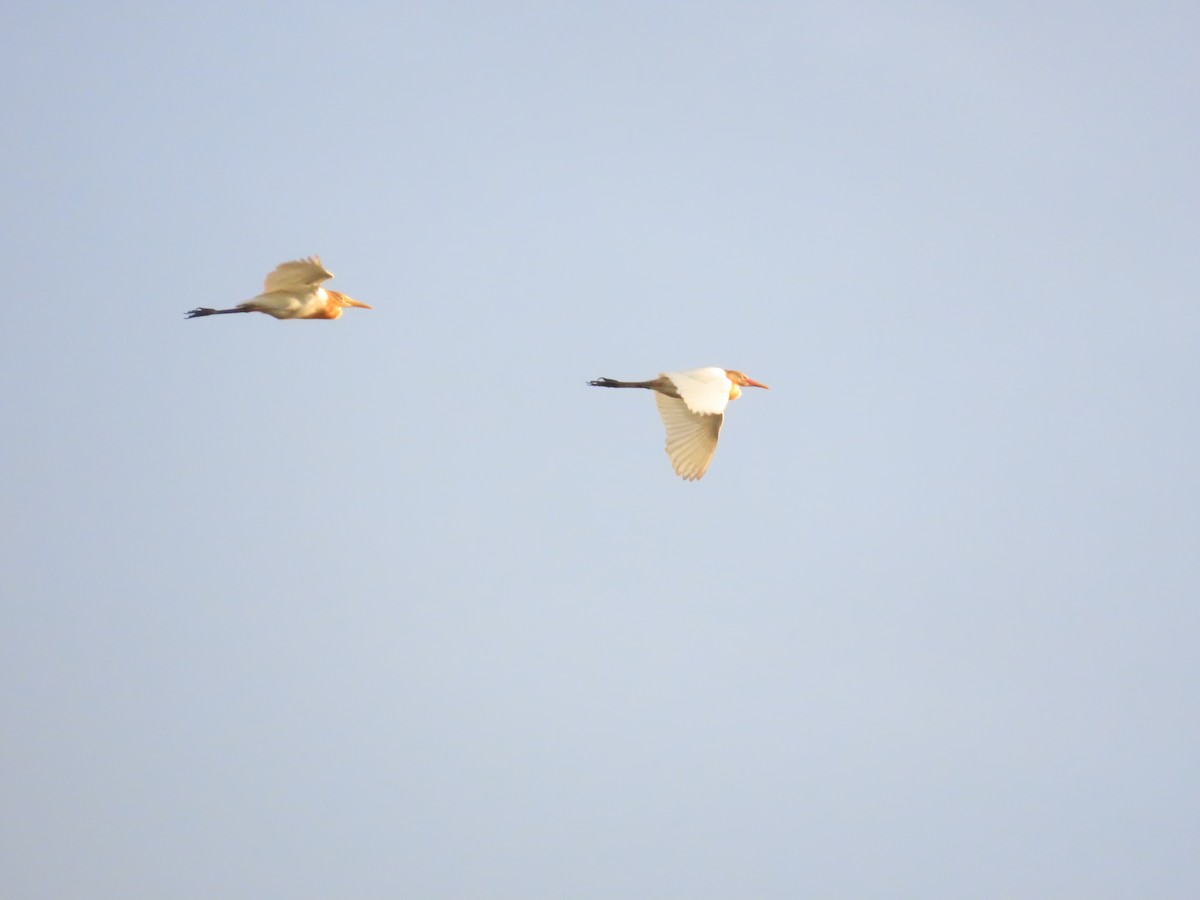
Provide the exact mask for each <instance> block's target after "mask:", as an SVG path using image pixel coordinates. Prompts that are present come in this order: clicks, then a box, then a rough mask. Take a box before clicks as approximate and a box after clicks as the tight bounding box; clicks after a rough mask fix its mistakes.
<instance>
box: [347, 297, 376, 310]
mask: <svg viewBox="0 0 1200 900" xmlns="http://www.w3.org/2000/svg"><path fill="white" fill-rule="evenodd" d="M346 305H347V306H357V307H358V308H359V309H374V308H375V307H373V306H371V305H369V304H367V303H359V302H358V301H357V300H351V299H350V298H349V297H347V298H346Z"/></svg>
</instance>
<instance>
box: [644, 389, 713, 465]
mask: <svg viewBox="0 0 1200 900" xmlns="http://www.w3.org/2000/svg"><path fill="white" fill-rule="evenodd" d="M654 400H655V402H656V403H657V404H658V414H659V416H661V417H662V421H663V425H665V426H666V429H667V456H669V457H670V458H671V465H672V466H674V467H675V474H677V475H680V476H681V477H683V478H685V479H687V480H688V481H696V480H697V479H699V478H701V477H703V475H704V473H705V472H707V471H708V467H709V465H710V464H711V463H712V461H713V456H715V455H716V452H717V438H719V437H720V435H721V424H722V422H723V421H724V420H725V417H724V416H723V415H722V414H721V413H698V412H694V411H693V410H691V409H689V408H688V404H687V403H686V401H684V400H683V399H682V398H677V397H668V396H667V395H666V394H660V393H658V392H655V394H654Z"/></svg>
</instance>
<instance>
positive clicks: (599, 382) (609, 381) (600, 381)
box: [588, 378, 656, 390]
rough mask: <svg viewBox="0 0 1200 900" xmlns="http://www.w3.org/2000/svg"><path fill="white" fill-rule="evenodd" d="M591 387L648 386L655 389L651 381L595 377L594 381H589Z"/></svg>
mask: <svg viewBox="0 0 1200 900" xmlns="http://www.w3.org/2000/svg"><path fill="white" fill-rule="evenodd" d="M588 384H590V385H591V386H592V387H611V388H648V389H650V390H654V389H655V386H656V385H655V382H653V381H617V380H616V379H615V378H597V379H596V380H595V381H589V382H588Z"/></svg>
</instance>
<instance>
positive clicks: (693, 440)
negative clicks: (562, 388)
mask: <svg viewBox="0 0 1200 900" xmlns="http://www.w3.org/2000/svg"><path fill="white" fill-rule="evenodd" d="M588 384H590V385H594V386H595V387H609V388H646V389H647V390H651V391H654V400H655V402H657V403H658V414H659V415H660V416H662V420H663V424H664V425H665V426H667V456H669V457H671V465H673V466H674V467H675V473H676V474H677V475H679V476H681V477H683V478H685V479H687V480H688V481H698V480H699V479H701V478H703V477H704V473H705V472H707V471H708V466H709V464H710V463H711V462H712V458H713V454H715V453H716V452H717V438H718V437H719V436H720V434H721V423H722V421H723V420H724V418H725V407H726V406H728V405H729V401H730V400H736V399H737V398H738V397H740V396H741V395H742V388H744V387H756V388H766V387H767V386H766V385H765V384H761V383H759V382H757V381H755V380H754V379H753V378H747V377H746V376H745V375H743V374H742V373H741V372H738V371H736V370H735V369H719V368H717V367H716V366H708V367H706V368H703V369H690V370H688V371H686V372H665V373H664V374H662V375H659V376H658V377H657V378H654V379H652V380H650V381H615V380H614V379H612V378H597V379H596V380H595V381H589V382H588Z"/></svg>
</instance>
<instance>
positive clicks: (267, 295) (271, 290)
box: [187, 256, 371, 319]
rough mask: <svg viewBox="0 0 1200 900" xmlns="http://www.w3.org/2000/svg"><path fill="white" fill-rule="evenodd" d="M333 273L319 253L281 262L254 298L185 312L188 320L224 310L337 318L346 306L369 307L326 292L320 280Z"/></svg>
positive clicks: (285, 315)
mask: <svg viewBox="0 0 1200 900" xmlns="http://www.w3.org/2000/svg"><path fill="white" fill-rule="evenodd" d="M332 277H333V273H332V272H330V271H329V270H328V269H326V268H325V267H324V266H323V265H321V258H320V257H319V256H310V257H308V259H294V260H292V261H291V262H285V263H280V264H279V265H278V266H276V267H275V271H274V272H272V273H271V274H270V275H268V276H267V280H266V283H265V284H264V285H263V292H262V293H261V294H259V295H258V296H257V297H255V298H254V299H253V300H247V301H246V302H245V303H239V304H238V305H237V306H235V307H233V309H210V308H209V307H207V306H201V307H197V308H196V309H193V310H191V311H189V312H188V314H187V317H188V318H189V319H198V318H200V317H201V316H221V315H225V314H226V313H248V312H261V313H266V314H267V315H268V316H274V317H275V318H276V319H336V318H338V316H340V315H341V314H342V308H343V307H346V306H358V307H361V308H362V309H370V308H371V307H370V306H368V305H367V304H365V303H359V302H358V301H357V300H352V299H350V298H349V297H347V296H346V295H345V294H342V293H339V292H338V291H327V290H325V288H323V287H321V284H322V283H323V282H326V281H328V280H329V279H330V278H332Z"/></svg>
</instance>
